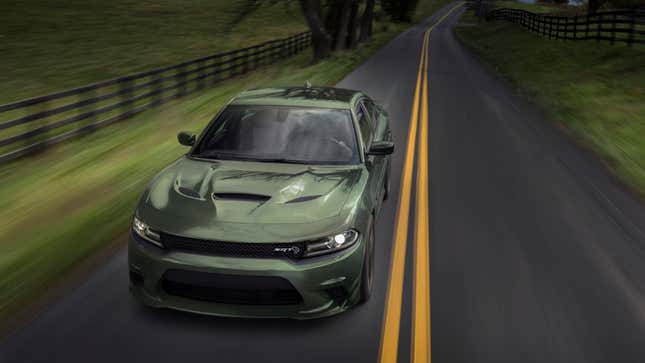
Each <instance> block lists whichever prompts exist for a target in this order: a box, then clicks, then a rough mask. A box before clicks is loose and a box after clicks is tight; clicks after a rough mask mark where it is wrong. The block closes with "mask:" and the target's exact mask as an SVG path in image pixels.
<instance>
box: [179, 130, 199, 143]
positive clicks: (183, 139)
mask: <svg viewBox="0 0 645 363" xmlns="http://www.w3.org/2000/svg"><path fill="white" fill-rule="evenodd" d="M196 139H197V137H196V136H195V134H194V133H192V132H188V131H182V132H180V133H178V134H177V140H179V143H180V144H182V145H185V146H193V145H195V140H196Z"/></svg>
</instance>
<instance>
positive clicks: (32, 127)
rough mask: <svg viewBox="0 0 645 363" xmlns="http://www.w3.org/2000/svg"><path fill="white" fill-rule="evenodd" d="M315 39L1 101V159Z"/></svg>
mask: <svg viewBox="0 0 645 363" xmlns="http://www.w3.org/2000/svg"><path fill="white" fill-rule="evenodd" d="M310 44H311V34H310V33H309V32H305V33H301V34H297V35H294V36H291V37H288V38H284V39H278V40H273V41H269V42H265V43H262V44H257V45H254V46H251V47H247V48H243V49H237V50H233V51H230V52H225V53H219V54H214V55H210V56H207V57H202V58H198V59H194V60H191V61H187V62H183V63H179V64H175V65H171V66H167V67H162V68H158V69H154V70H151V71H146V72H141V73H136V74H131V75H128V76H125V77H120V78H116V79H111V80H107V81H103V82H98V83H94V84H91V85H87V86H82V87H78V88H74V89H70V90H67V91H62V92H57V93H53V94H49V95H45V96H40V97H35V98H30V99H26V100H22V101H17V102H13V103H9V104H5V105H0V163H3V162H7V161H10V160H14V159H16V158H19V157H21V156H24V155H27V154H31V153H33V152H36V151H40V150H43V149H46V148H47V147H48V146H51V145H53V144H56V143H59V142H61V141H64V140H67V139H70V138H73V137H78V136H81V135H84V134H87V133H89V132H92V131H94V130H96V129H98V128H101V127H104V126H107V125H109V124H112V123H114V122H116V121H119V120H123V119H126V118H128V117H131V116H133V115H135V114H137V113H139V112H141V111H144V110H146V109H149V108H151V107H154V106H157V105H159V104H161V103H163V102H166V101H168V100H171V99H174V98H177V97H181V96H183V95H186V94H188V93H190V92H194V91H196V90H199V89H202V88H204V87H206V86H209V85H212V84H215V83H217V82H220V81H222V80H226V79H230V78H233V77H236V76H239V75H242V74H245V73H248V72H250V71H252V70H255V69H257V68H258V67H262V66H265V65H268V64H271V63H274V62H276V61H278V60H280V59H284V58H285V57H288V56H291V55H294V54H296V53H298V52H300V51H302V50H304V49H306V48H307V47H308V46H309V45H310Z"/></svg>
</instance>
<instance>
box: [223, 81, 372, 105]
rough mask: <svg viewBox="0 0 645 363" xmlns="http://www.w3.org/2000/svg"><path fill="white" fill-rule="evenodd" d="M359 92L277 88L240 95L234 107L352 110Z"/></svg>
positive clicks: (316, 88) (327, 88)
mask: <svg viewBox="0 0 645 363" xmlns="http://www.w3.org/2000/svg"><path fill="white" fill-rule="evenodd" d="M361 95H363V94H362V93H361V92H359V91H353V90H348V89H343V88H332V87H306V86H305V87H275V88H261V89H253V90H249V91H245V92H242V93H240V94H239V95H238V96H237V97H235V98H234V99H233V100H232V101H231V104H232V105H268V106H301V107H322V108H336V109H350V108H351V106H352V105H353V102H354V100H356V99H358V98H359V97H360V96H361Z"/></svg>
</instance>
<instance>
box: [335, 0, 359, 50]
mask: <svg viewBox="0 0 645 363" xmlns="http://www.w3.org/2000/svg"><path fill="white" fill-rule="evenodd" d="M352 2H354V0H346V1H343V0H341V1H339V2H338V3H337V5H336V7H337V8H338V18H337V20H338V22H337V24H336V32H335V34H334V45H333V48H332V49H333V50H342V49H345V46H346V45H347V35H348V34H349V31H348V27H349V16H350V9H351V7H352Z"/></svg>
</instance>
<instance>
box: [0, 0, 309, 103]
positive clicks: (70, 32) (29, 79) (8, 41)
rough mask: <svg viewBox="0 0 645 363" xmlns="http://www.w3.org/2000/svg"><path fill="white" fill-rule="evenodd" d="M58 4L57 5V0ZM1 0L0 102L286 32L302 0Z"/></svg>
mask: <svg viewBox="0 0 645 363" xmlns="http://www.w3.org/2000/svg"><path fill="white" fill-rule="evenodd" d="M54 3H55V4H54ZM247 4H249V1H247V0H194V1H179V0H109V1H105V0H67V1H56V2H52V1H50V0H21V1H2V2H0V54H2V56H0V84H1V85H2V87H0V104H2V103H6V102H10V101H14V100H18V99H22V98H26V97H32V96H36V95H41V94H46V93H50V92H54V91H59V90H62V89H67V88H71V87H75V86H80V85H84V84H87V83H91V82H96V81H101V80H105V79H109V78H113V77H117V76H122V75H125V74H128V73H131V72H136V71H142V70H147V69H150V68H153V67H158V66H163V65H169V64H174V63H178V62H181V61H184V60H188V59H191V58H196V57H200V56H204V55H209V54H213V53H216V52H220V51H224V50H229V49H235V48H241V47H243V46H246V45H249V44H254V43H258V42H262V41H267V40H271V39H275V38H280V37H285V36H288V35H291V34H295V33H298V32H301V31H305V30H306V29H307V27H306V24H305V22H304V20H303V17H302V16H301V13H300V9H299V6H298V3H297V2H296V1H286V0H265V1H263V2H262V3H261V4H262V5H260V6H259V7H257V8H254V7H250V8H249V7H248V5H247Z"/></svg>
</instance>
